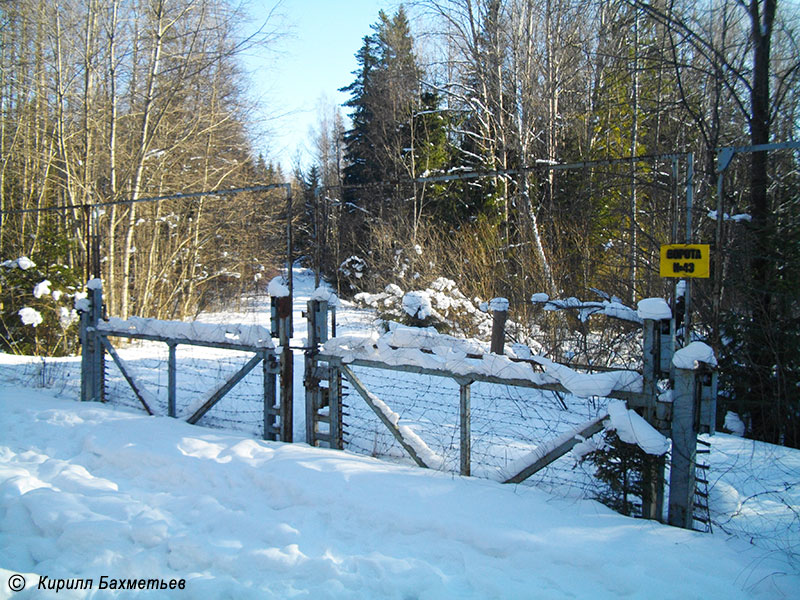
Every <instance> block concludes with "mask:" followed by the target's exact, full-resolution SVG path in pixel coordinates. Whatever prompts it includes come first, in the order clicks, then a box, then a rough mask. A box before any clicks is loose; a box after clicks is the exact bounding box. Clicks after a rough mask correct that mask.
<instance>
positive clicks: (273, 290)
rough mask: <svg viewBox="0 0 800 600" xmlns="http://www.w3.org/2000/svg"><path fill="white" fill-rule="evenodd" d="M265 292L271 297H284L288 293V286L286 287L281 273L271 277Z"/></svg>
mask: <svg viewBox="0 0 800 600" xmlns="http://www.w3.org/2000/svg"><path fill="white" fill-rule="evenodd" d="M267 293H268V294H269V295H270V296H272V297H273V298H285V297H286V296H288V295H289V288H288V287H286V283H285V280H284V278H283V275H278V276H277V277H273V279H272V281H270V282H269V286H268V287H267Z"/></svg>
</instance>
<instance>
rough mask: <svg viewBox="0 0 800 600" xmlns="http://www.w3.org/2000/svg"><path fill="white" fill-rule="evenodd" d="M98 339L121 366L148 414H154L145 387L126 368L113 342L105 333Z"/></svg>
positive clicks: (123, 373) (122, 371)
mask: <svg viewBox="0 0 800 600" xmlns="http://www.w3.org/2000/svg"><path fill="white" fill-rule="evenodd" d="M97 339H99V340H100V343H101V344H103V347H104V348H105V349H106V350H107V351H108V353H109V354H110V355H111V358H113V359H114V362H115V363H116V364H117V367H119V370H120V372H121V373H122V376H123V377H124V378H125V381H127V382H128V385H129V386H131V389H132V390H133V393H134V394H136V397H137V398H138V399H139V402H141V403H142V406H144V409H145V410H146V411H147V414H148V415H152V414H153V411H152V410H150V406H148V404H147V401H146V400H145V399H144V392H143V390H144V388H142V387H140V386H139V385H138V384H137V383H136V380H135V379H134V378H133V377H132V376H131V375H130V374H129V373H128V369H126V368H125V363H124V362H122V359H121V358H120V357H119V354H117V351H116V350H115V349H114V346H112V345H111V342H109V341H108V338H106V336H104V335H98V336H97Z"/></svg>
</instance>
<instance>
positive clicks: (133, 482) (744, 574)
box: [0, 386, 800, 599]
mask: <svg viewBox="0 0 800 600" xmlns="http://www.w3.org/2000/svg"><path fill="white" fill-rule="evenodd" d="M2 395H3V411H2V416H1V417H0V421H1V422H2V431H3V432H4V433H3V441H2V449H0V452H1V453H2V463H0V481H1V482H2V483H0V498H1V499H2V500H1V501H2V504H0V531H2V533H0V564H1V565H2V569H0V571H2V573H0V576H1V577H2V579H3V582H4V584H5V582H6V581H7V580H8V578H9V577H10V576H11V575H12V574H22V575H23V576H24V577H25V578H26V580H27V581H28V589H27V590H26V591H23V592H22V593H19V594H16V595H14V596H13V597H14V598H41V597H56V595H55V592H48V593H44V592H40V591H38V590H36V589H32V588H35V587H36V585H37V582H38V581H39V577H40V576H47V577H49V578H92V579H93V581H94V586H95V590H94V591H93V593H88V592H73V593H72V594H68V593H67V592H65V591H62V592H60V594H59V596H58V597H68V598H70V597H94V598H103V597H112V594H111V593H110V592H108V591H105V592H101V591H99V590H97V586H98V585H99V581H100V577H101V576H103V575H106V576H108V577H113V578H156V577H158V578H163V579H171V578H183V579H185V580H186V587H185V590H182V591H181V590H175V591H168V592H159V593H154V592H147V591H142V592H125V593H124V594H121V597H139V596H141V597H148V596H149V597H159V594H160V595H161V597H170V598H171V597H175V598H237V599H243V598H365V599H367V598H369V599H373V598H569V597H573V598H597V599H599V598H621V597H628V598H670V599H672V598H726V599H735V598H754V597H760V598H780V597H787V598H790V597H795V598H796V597H800V596H798V590H800V577H798V576H797V575H785V574H783V571H785V569H786V565H783V564H781V563H780V561H778V560H776V559H775V558H774V557H770V556H768V555H765V554H764V552H763V551H759V550H758V549H757V548H755V547H754V546H751V545H749V544H748V543H747V541H745V540H739V539H735V538H728V537H726V536H718V535H705V534H701V533H695V532H690V531H685V530H680V529H675V528H670V527H667V526H664V525H660V524H657V523H653V522H647V521H640V520H633V519H629V518H625V517H622V516H620V515H617V514H615V513H613V512H612V511H610V510H609V509H606V508H605V507H603V506H602V505H600V504H598V503H596V502H593V501H577V502H565V501H563V500H559V499H557V498H553V497H550V496H548V495H546V494H544V493H542V492H540V491H537V490H535V489H532V488H524V487H520V486H508V485H502V484H499V483H495V482H491V481H486V480H480V479H467V478H461V477H457V476H452V475H449V474H444V473H439V472H432V471H429V470H423V469H417V468H412V467H405V466H398V465H391V464H387V463H385V462H381V461H379V460H377V459H373V458H369V457H363V456H355V455H353V454H350V453H345V452H336V451H331V450H325V449H317V448H310V447H309V446H307V445H305V444H280V443H270V442H264V441H259V440H254V439H251V438H248V437H244V436H241V435H236V434H231V433H225V432H220V431H213V430H208V429H203V428H201V427H196V426H191V425H187V424H186V423H183V422H180V421H177V420H173V419H169V418H166V417H147V416H142V415H141V414H136V413H133V412H129V411H126V410H120V409H113V408H111V407H108V406H105V405H99V404H88V403H87V404H81V403H78V402H74V401H70V400H65V399H64V398H54V397H52V396H50V395H49V394H47V393H46V392H42V391H40V390H31V389H25V388H18V387H10V386H4V387H3V388H2ZM0 595H2V596H3V597H5V598H10V597H12V595H11V592H10V591H8V588H7V587H6V588H5V589H3V590H0Z"/></svg>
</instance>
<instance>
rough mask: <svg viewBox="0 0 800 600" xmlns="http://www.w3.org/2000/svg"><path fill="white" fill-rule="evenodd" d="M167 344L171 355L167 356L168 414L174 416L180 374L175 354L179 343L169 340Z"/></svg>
mask: <svg viewBox="0 0 800 600" xmlns="http://www.w3.org/2000/svg"><path fill="white" fill-rule="evenodd" d="M167 345H168V346H169V356H168V358H167V414H168V415H169V416H170V417H173V418H174V417H175V416H176V414H177V390H178V374H177V365H176V364H175V363H176V360H175V359H176V356H175V355H176V349H177V347H178V344H176V343H175V342H167Z"/></svg>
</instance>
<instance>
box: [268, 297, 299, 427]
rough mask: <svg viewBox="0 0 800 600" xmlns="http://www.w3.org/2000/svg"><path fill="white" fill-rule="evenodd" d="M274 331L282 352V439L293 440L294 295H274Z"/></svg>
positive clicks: (280, 412) (280, 410)
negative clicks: (292, 340)
mask: <svg viewBox="0 0 800 600" xmlns="http://www.w3.org/2000/svg"><path fill="white" fill-rule="evenodd" d="M272 332H273V335H275V334H277V337H278V344H279V345H280V346H281V354H280V406H279V414H280V425H279V428H280V439H281V441H282V442H291V441H292V439H293V432H292V428H293V426H294V419H293V414H292V405H293V396H292V390H293V387H294V382H293V379H294V356H293V354H292V349H291V348H290V347H289V343H290V341H291V337H292V296H291V295H288V296H277V297H276V296H273V297H272Z"/></svg>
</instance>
